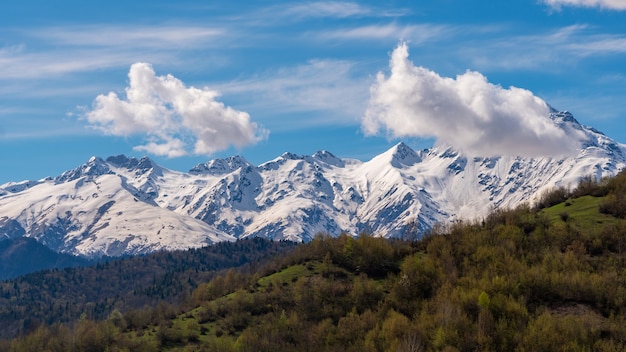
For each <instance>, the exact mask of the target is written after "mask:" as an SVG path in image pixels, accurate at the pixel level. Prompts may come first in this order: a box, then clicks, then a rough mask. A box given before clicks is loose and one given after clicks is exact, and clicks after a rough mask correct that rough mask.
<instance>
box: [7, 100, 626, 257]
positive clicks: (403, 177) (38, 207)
mask: <svg viewBox="0 0 626 352" xmlns="http://www.w3.org/2000/svg"><path fill="white" fill-rule="evenodd" d="M550 117H551V119H552V121H553V122H554V123H555V124H556V125H557V126H559V127H561V128H562V129H563V130H565V131H566V132H567V133H570V135H572V136H574V135H575V136H577V137H576V138H579V136H581V135H582V136H584V138H583V141H582V142H583V143H582V146H581V148H580V150H579V151H578V152H577V153H576V154H575V155H573V156H570V157H567V158H561V159H556V158H521V157H509V156H489V157H472V156H468V155H464V154H463V153H461V152H459V151H457V150H455V149H454V148H452V147H450V146H442V145H440V146H436V147H434V148H432V149H429V150H422V151H418V152H416V151H414V150H412V149H411V148H409V147H408V146H407V145H405V144H403V143H400V144H398V145H396V146H394V147H393V148H391V149H390V150H388V151H386V152H384V153H382V154H380V155H378V156H376V157H374V158H373V159H372V160H369V161H366V162H363V161H359V160H353V159H341V158H338V157H336V156H334V155H333V154H331V153H329V152H327V151H321V152H317V153H315V154H313V155H310V156H300V155H295V154H292V153H285V154H283V155H281V156H280V157H278V158H276V159H274V160H271V161H268V162H266V163H263V164H261V165H259V166H255V165H252V164H251V163H249V162H248V161H247V160H245V159H244V158H242V157H239V156H235V157H230V158H226V159H215V160H212V161H209V162H207V163H203V164H200V165H197V166H195V167H194V168H192V169H191V170H190V171H189V172H188V173H184V172H178V171H173V170H168V169H166V168H163V167H161V166H159V165H157V164H156V163H154V162H153V161H152V160H150V159H148V158H141V159H134V158H127V157H125V156H123V155H121V156H115V157H109V158H108V159H106V160H103V159H100V158H96V157H94V158H92V159H90V160H89V161H88V162H87V163H85V164H84V165H81V166H80V167H78V168H76V169H74V170H70V171H67V172H65V173H63V174H62V175H60V176H58V177H56V178H48V179H44V180H40V181H26V182H21V183H10V184H6V185H3V186H0V237H4V238H14V237H20V236H27V237H33V238H36V239H37V240H39V241H40V242H42V243H44V244H46V245H47V246H49V247H50V248H52V249H54V250H57V251H61V252H67V253H71V254H77V255H82V256H86V257H98V256H101V255H109V256H118V255H126V254H138V253H147V252H151V251H155V250H161V249H180V248H190V247H199V246H203V245H206V244H210V243H214V242H218V241H224V240H234V239H235V238H244V237H250V236H261V237H265V238H270V239H289V240H296V241H308V240H310V239H311V238H312V237H313V236H315V235H316V234H317V233H319V232H326V233H330V234H332V235H338V234H339V233H341V232H348V233H351V234H358V233H360V232H362V231H366V232H370V233H373V234H375V235H381V236H387V237H392V236H395V237H398V236H404V235H406V234H407V233H408V232H414V233H413V235H414V234H415V232H416V233H417V235H419V234H421V233H423V232H424V231H426V230H427V229H428V228H430V227H431V226H432V225H433V224H435V223H437V222H448V221H454V220H456V219H475V218H480V217H483V216H485V215H486V214H487V213H488V212H489V210H490V209H492V208H497V207H510V206H514V205H517V204H519V203H520V202H526V201H533V200H534V199H536V197H537V196H538V195H540V194H542V193H543V192H545V191H547V190H548V189H550V188H553V187H555V186H567V185H575V184H576V183H577V182H578V180H579V179H580V178H581V177H584V176H593V177H594V178H600V177H604V176H611V175H615V174H616V173H617V172H619V171H620V170H621V169H622V168H624V166H625V165H626V147H625V146H624V145H622V144H619V143H616V142H615V141H613V140H611V139H610V138H608V137H606V136H605V135H603V134H602V133H600V132H598V131H596V130H594V129H593V128H589V127H585V126H582V125H580V124H579V123H578V122H577V121H576V120H575V119H574V118H573V116H572V115H571V114H570V113H568V112H556V111H555V112H553V113H552V114H551V116H550Z"/></svg>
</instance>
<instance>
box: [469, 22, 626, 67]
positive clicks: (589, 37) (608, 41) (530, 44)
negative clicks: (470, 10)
mask: <svg viewBox="0 0 626 352" xmlns="http://www.w3.org/2000/svg"><path fill="white" fill-rule="evenodd" d="M457 50H458V52H459V53H460V56H462V57H465V58H467V59H468V60H469V61H470V62H472V64H473V66H474V67H477V68H479V69H488V70H494V69H504V70H519V69H525V70H538V71H542V70H549V71H551V70H562V69H563V68H564V67H567V66H570V65H575V64H576V63H578V62H579V61H580V60H583V59H587V58H589V57H592V56H598V55H621V54H624V53H626V36H624V35H621V34H611V33H595V32H594V31H592V29H591V28H589V26H587V25H573V26H567V27H562V28H557V29H553V30H549V31H546V32H541V33H534V34H527V35H506V34H505V35H501V36H495V37H493V36H489V37H486V38H479V39H475V40H473V41H471V42H469V43H463V42H461V43H460V44H459V45H458V49H457ZM564 64H565V66H564Z"/></svg>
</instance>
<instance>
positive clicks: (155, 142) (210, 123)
mask: <svg viewBox="0 0 626 352" xmlns="http://www.w3.org/2000/svg"><path fill="white" fill-rule="evenodd" d="M128 78H129V87H128V88H126V99H120V98H119V97H118V96H117V94H115V93H113V92H110V93H108V94H106V95H99V96H98V97H96V99H95V101H94V106H93V109H91V110H89V111H87V112H86V113H85V115H84V118H85V120H87V122H88V123H89V124H91V126H93V127H94V128H96V129H98V130H100V131H102V132H104V133H106V134H110V135H115V136H131V135H143V136H145V138H146V140H147V142H146V144H144V145H140V146H137V147H136V148H135V149H137V150H141V151H146V152H149V153H152V154H155V155H162V156H167V157H179V156H183V155H188V154H204V155H210V154H212V153H214V152H216V151H220V150H224V149H227V148H228V147H229V146H231V145H232V146H236V147H243V146H246V145H249V144H254V143H256V142H258V141H259V140H261V139H264V138H266V137H267V134H268V132H267V131H266V130H264V129H263V128H261V127H259V126H258V125H257V124H256V123H254V122H251V121H250V115H248V113H246V112H243V111H238V110H235V109H233V108H231V107H229V106H225V105H224V104H223V103H221V102H219V101H217V100H216V98H217V97H218V96H219V93H218V92H217V91H214V90H210V89H208V88H202V89H198V88H195V87H186V86H185V85H184V84H183V82H182V81H180V80H179V79H177V78H176V77H174V76H172V75H167V76H156V75H155V72H154V70H153V69H152V66H151V65H149V64H146V63H136V64H133V65H132V66H131V68H130V71H129V73H128Z"/></svg>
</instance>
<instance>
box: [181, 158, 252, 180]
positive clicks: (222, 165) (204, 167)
mask: <svg viewBox="0 0 626 352" xmlns="http://www.w3.org/2000/svg"><path fill="white" fill-rule="evenodd" d="M249 166H252V164H250V163H249V162H248V161H247V160H246V159H244V158H243V157H241V156H231V157H228V158H225V159H213V160H211V161H209V162H206V163H203V164H198V165H196V166H194V167H193V168H192V169H191V170H189V173H190V174H192V175H203V174H204V175H214V176H219V175H224V174H229V173H231V172H233V171H235V170H237V169H239V168H242V167H249Z"/></svg>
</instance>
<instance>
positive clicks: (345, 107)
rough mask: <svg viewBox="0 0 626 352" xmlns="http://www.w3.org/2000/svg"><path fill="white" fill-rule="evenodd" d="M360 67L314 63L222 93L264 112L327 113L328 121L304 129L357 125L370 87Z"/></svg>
mask: <svg viewBox="0 0 626 352" xmlns="http://www.w3.org/2000/svg"><path fill="white" fill-rule="evenodd" d="M356 66H357V64H356V63H354V62H350V61H342V60H329V59H326V60H319V59H318V60H311V61H309V62H307V63H306V64H303V65H296V66H293V67H286V68H282V69H279V70H272V71H267V72H265V73H262V74H259V75H256V76H255V77H253V78H250V79H243V80H238V81H233V82H228V83H224V84H222V85H221V86H220V89H221V90H222V91H223V92H225V93H227V94H228V95H229V96H236V95H240V96H242V97H246V98H247V99H248V104H247V105H250V106H251V107H254V109H258V110H261V111H262V110H265V111H268V110H269V111H273V112H274V113H277V112H280V113H282V114H285V113H290V112H292V113H295V112H299V113H303V112H312V111H317V112H325V114H324V116H326V117H317V118H316V119H312V120H310V121H300V123H299V126H300V127H302V126H307V125H308V126H310V125H323V124H344V123H355V122H356V121H357V118H358V117H359V116H360V115H361V114H362V113H363V111H364V109H365V104H366V102H367V94H368V86H369V84H370V79H369V77H367V76H364V75H361V74H359V73H358V72H355V71H357V67H356Z"/></svg>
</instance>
